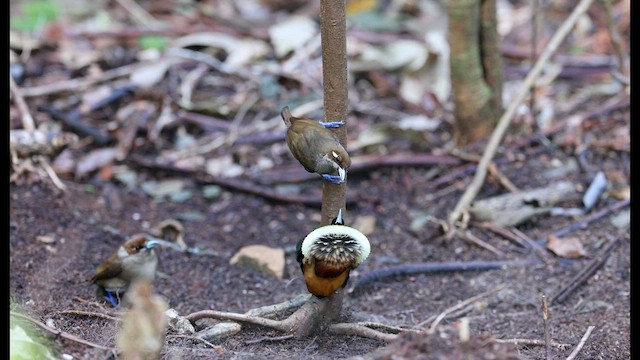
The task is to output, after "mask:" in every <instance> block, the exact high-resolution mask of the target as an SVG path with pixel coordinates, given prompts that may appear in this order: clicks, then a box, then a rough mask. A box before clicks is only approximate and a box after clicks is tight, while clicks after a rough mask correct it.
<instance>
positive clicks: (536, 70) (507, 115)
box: [449, 0, 593, 235]
mask: <svg viewBox="0 0 640 360" xmlns="http://www.w3.org/2000/svg"><path fill="white" fill-rule="evenodd" d="M592 2H593V0H581V1H580V3H579V4H578V5H577V6H576V7H575V8H574V10H573V12H572V13H571V15H569V17H568V18H567V19H566V20H565V21H564V23H562V25H561V26H560V28H558V30H557V31H556V33H555V34H554V35H553V37H552V38H551V39H550V40H549V43H548V44H547V46H546V47H545V50H544V51H543V53H542V54H541V55H540V58H538V60H537V61H536V64H535V65H534V67H533V69H531V72H529V74H528V75H527V77H526V78H525V79H524V81H523V84H522V86H521V88H520V90H519V92H518V93H517V94H516V96H515V97H514V99H513V100H512V103H511V105H510V106H509V108H508V109H507V110H506V111H505V112H504V114H503V115H502V117H501V118H500V120H499V121H498V124H497V125H496V128H495V130H494V131H493V133H492V134H491V137H490V139H489V142H488V143H487V147H486V149H485V152H484V154H483V155H482V158H481V159H480V162H479V163H478V169H477V170H476V174H475V176H474V178H473V180H472V182H471V184H470V185H469V187H467V190H466V191H465V193H464V194H463V195H462V197H461V198H460V200H459V201H458V203H457V204H456V206H455V208H454V209H453V211H452V212H451V214H450V215H449V232H450V234H451V235H453V234H454V233H455V231H454V229H455V228H456V226H458V225H463V227H464V224H458V222H459V220H460V218H461V215H462V213H463V212H464V211H465V210H466V209H467V208H468V207H469V205H470V204H471V202H472V201H473V199H474V198H475V197H476V195H477V194H478V192H479V191H480V188H481V187H482V185H483V183H484V179H485V177H486V175H487V168H488V166H489V163H490V162H491V159H493V156H494V155H495V153H496V151H497V149H498V145H499V144H500V142H501V141H502V137H503V136H504V134H505V132H506V130H507V127H508V126H509V124H510V123H511V120H512V118H513V115H514V114H515V112H516V109H517V107H518V106H519V105H520V103H522V100H524V98H525V97H526V96H527V94H528V92H529V89H530V88H531V86H532V85H533V83H534V82H535V80H536V79H537V78H538V76H539V75H540V73H541V71H542V68H543V67H544V65H545V64H546V63H547V61H548V60H549V58H551V55H553V53H555V51H556V50H557V48H558V46H559V45H560V43H561V42H562V40H563V39H564V38H565V37H566V36H567V34H568V33H569V32H570V31H571V29H572V28H573V26H574V25H575V23H576V21H577V20H578V19H579V18H580V16H581V15H582V14H583V13H584V12H585V11H587V9H588V8H589V6H591V3H592Z"/></svg>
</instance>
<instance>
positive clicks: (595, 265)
mask: <svg viewBox="0 0 640 360" xmlns="http://www.w3.org/2000/svg"><path fill="white" fill-rule="evenodd" d="M622 238H623V237H622V236H621V235H620V236H618V237H616V238H615V239H614V240H613V241H611V242H610V243H609V245H607V247H606V248H604V250H602V251H601V252H600V254H598V256H596V258H595V259H593V260H591V261H590V262H589V264H588V265H587V266H585V267H584V268H583V269H582V270H580V272H578V273H577V274H576V275H575V276H574V277H573V278H571V280H569V281H568V282H567V283H566V285H565V286H563V287H562V288H561V289H560V291H558V292H557V293H556V294H555V295H553V296H552V297H551V303H552V304H553V303H562V302H564V301H566V300H567V299H568V298H569V296H571V294H573V292H574V291H576V289H577V288H578V287H580V286H581V285H582V284H583V283H584V282H586V281H587V280H588V279H589V278H591V277H592V276H593V275H594V274H595V273H596V271H598V269H600V267H602V265H604V263H605V262H606V261H607V259H608V258H609V255H611V252H613V250H614V249H615V248H616V247H617V246H618V245H619V244H620V242H621V241H622Z"/></svg>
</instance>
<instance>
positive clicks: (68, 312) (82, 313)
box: [54, 309, 122, 321]
mask: <svg viewBox="0 0 640 360" xmlns="http://www.w3.org/2000/svg"><path fill="white" fill-rule="evenodd" d="M54 314H61V315H80V316H92V317H99V318H103V319H107V320H113V321H122V319H120V318H117V317H114V316H111V315H107V314H103V313H98V312H93V311H82V310H73V309H70V310H61V311H56V312H55V313H54Z"/></svg>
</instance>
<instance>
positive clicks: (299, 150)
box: [280, 106, 351, 184]
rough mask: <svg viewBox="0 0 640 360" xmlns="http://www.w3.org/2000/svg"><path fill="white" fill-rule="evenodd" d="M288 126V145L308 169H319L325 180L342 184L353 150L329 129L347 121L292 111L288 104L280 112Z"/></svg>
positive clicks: (317, 171) (313, 170) (317, 170)
mask: <svg viewBox="0 0 640 360" xmlns="http://www.w3.org/2000/svg"><path fill="white" fill-rule="evenodd" d="M280 115H281V116H282V120H284V124H285V125H286V126H287V135H286V140H287V145H288V146H289V150H291V153H292V154H293V156H294V157H295V158H296V159H297V160H298V161H299V162H300V164H302V166H303V167H304V169H305V170H307V171H308V172H311V173H318V174H320V176H322V177H323V178H324V179H325V180H327V181H330V182H332V183H334V184H341V183H343V182H344V179H345V177H346V175H347V169H348V168H349V166H350V165H351V158H350V157H349V154H348V153H347V151H346V150H345V149H344V147H343V146H342V145H341V144H340V140H338V137H337V136H336V135H335V134H334V133H333V132H331V130H329V128H336V127H340V126H342V125H344V122H343V121H332V122H317V121H314V120H311V119H304V118H297V117H294V116H292V115H291V112H290V111H289V107H287V106H285V107H284V108H283V109H282V112H281V113H280Z"/></svg>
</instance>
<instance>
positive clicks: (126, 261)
mask: <svg viewBox="0 0 640 360" xmlns="http://www.w3.org/2000/svg"><path fill="white" fill-rule="evenodd" d="M157 244H158V239H155V238H154V237H152V236H150V235H147V234H136V235H133V236H131V237H130V238H128V239H127V241H126V242H125V243H124V244H122V245H121V246H120V248H118V251H117V252H116V253H115V254H113V255H111V256H110V257H109V258H108V259H107V260H105V261H104V262H103V263H102V264H100V266H98V268H97V269H96V273H95V275H93V277H92V278H91V282H92V283H94V284H96V285H98V289H99V290H101V292H102V293H103V294H104V295H106V296H105V299H106V300H107V301H109V302H110V303H111V304H112V305H113V306H117V305H118V303H119V302H120V301H119V300H120V298H121V296H122V294H124V292H125V291H127V289H128V288H129V285H130V284H131V282H132V281H133V280H135V279H140V278H141V279H146V280H149V281H153V279H154V277H155V275H156V268H157V266H158V256H157V255H156V253H155V252H154V251H153V247H154V246H156V245H157Z"/></svg>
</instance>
